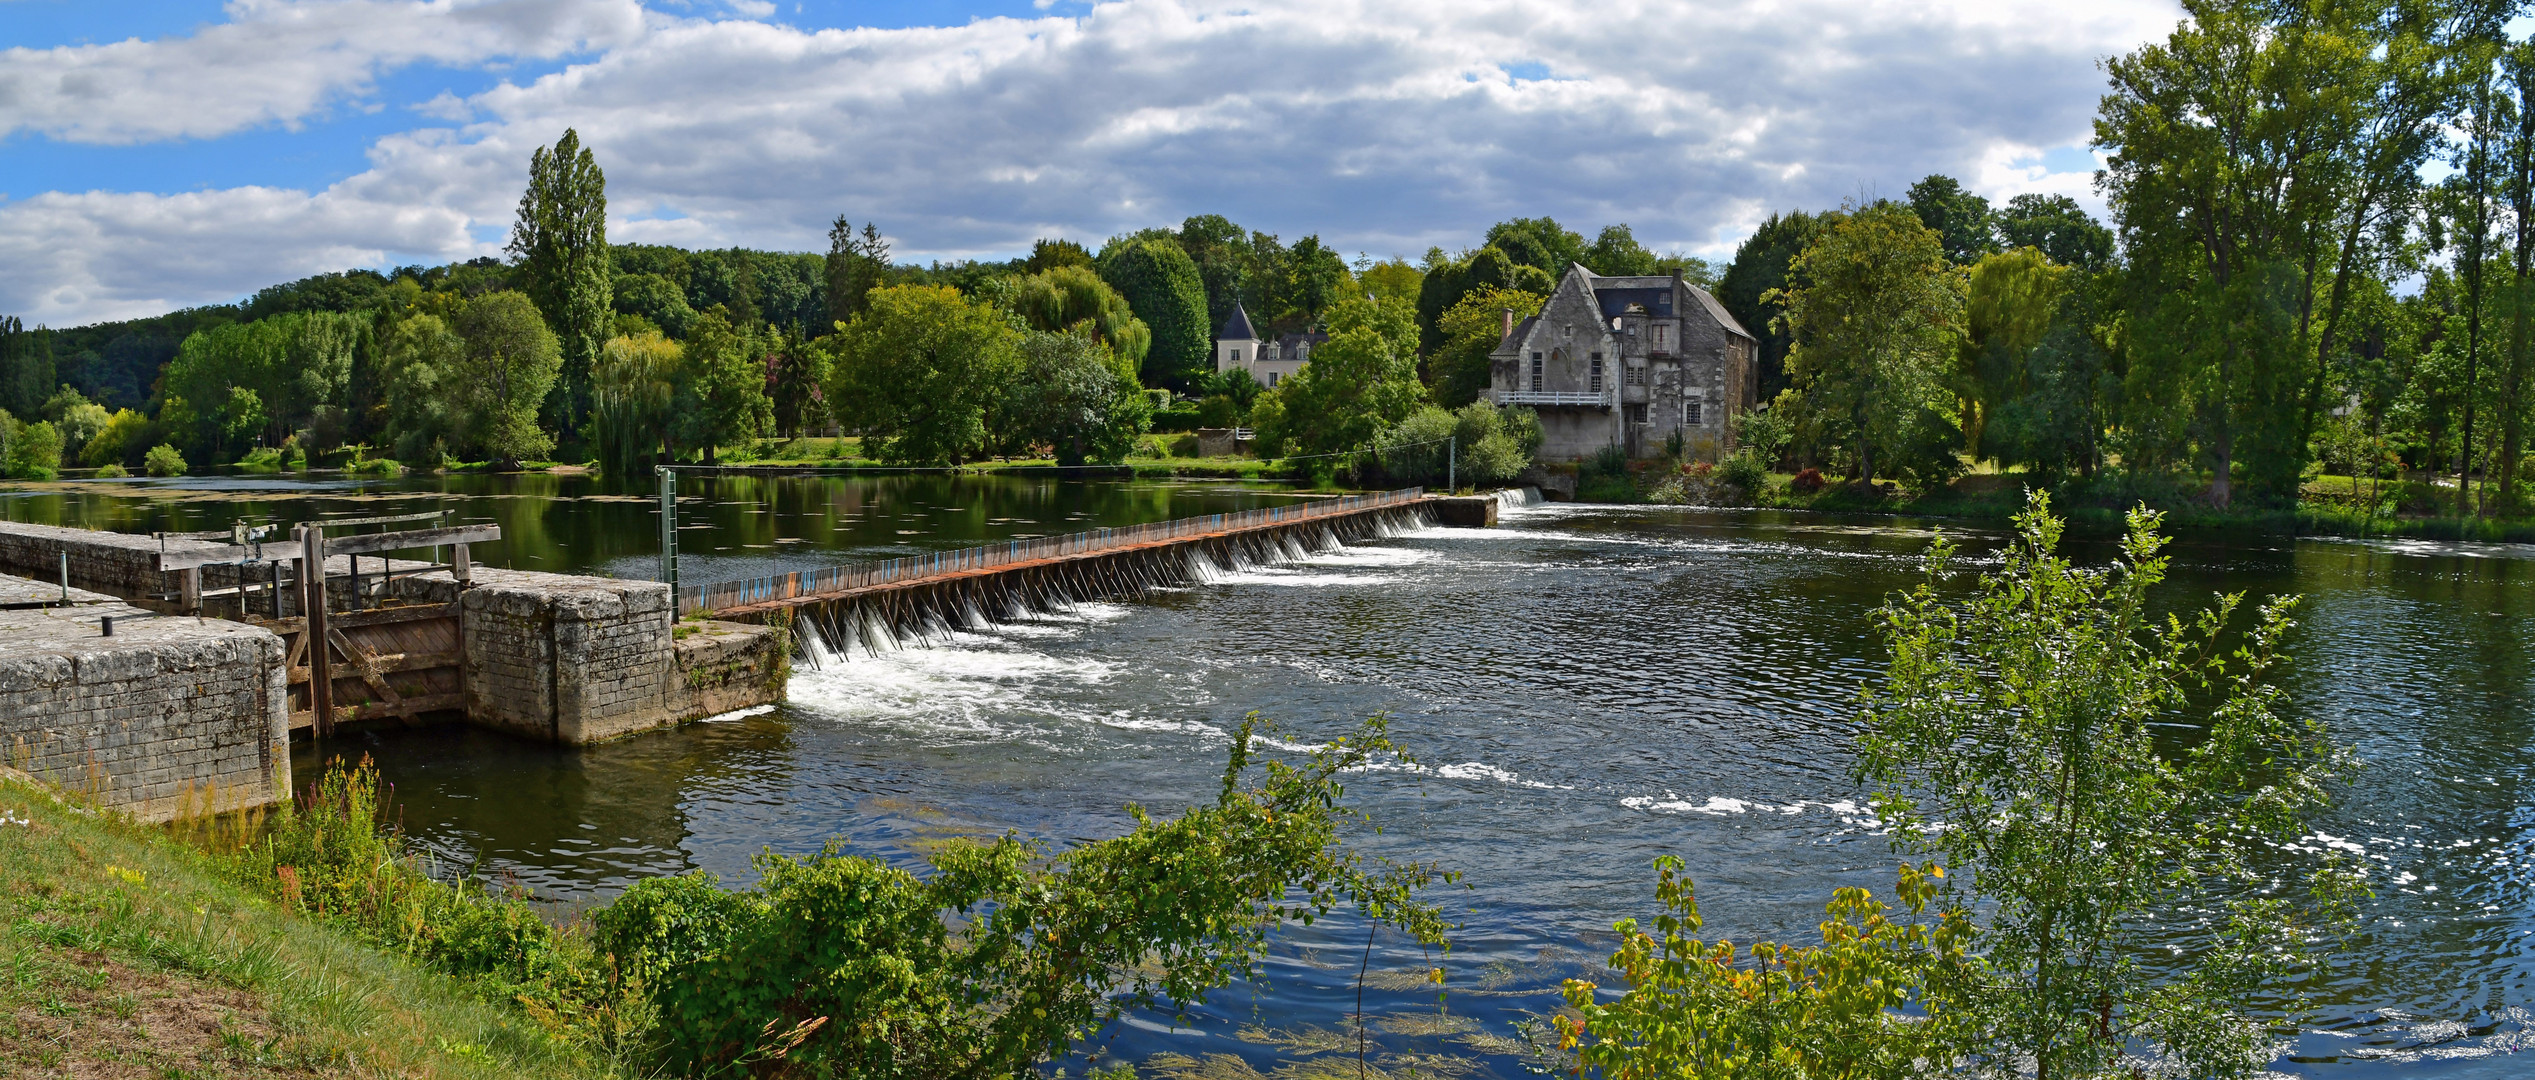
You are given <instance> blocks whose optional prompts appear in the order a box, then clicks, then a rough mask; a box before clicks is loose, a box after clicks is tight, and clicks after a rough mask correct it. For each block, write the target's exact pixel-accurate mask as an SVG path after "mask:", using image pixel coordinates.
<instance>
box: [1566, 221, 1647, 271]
mask: <svg viewBox="0 0 2535 1080" xmlns="http://www.w3.org/2000/svg"><path fill="white" fill-rule="evenodd" d="M1578 261H1580V262H1582V263H1584V268H1585V269H1587V270H1591V271H1593V272H1594V273H1596V274H1601V275H1603V276H1605V277H1622V276H1630V275H1642V274H1654V273H1660V272H1661V271H1659V270H1657V269H1656V267H1655V253H1654V252H1651V251H1648V250H1646V245H1644V244H1640V243H1638V242H1637V234H1636V233H1634V232H1631V231H1630V230H1629V227H1628V226H1626V225H1606V226H1604V227H1603V229H1602V232H1601V234H1600V235H1598V236H1595V237H1594V238H1593V244H1592V246H1590V247H1587V248H1585V249H1584V255H1583V258H1582V259H1580V260H1578ZM1561 269H1563V268H1561Z"/></svg>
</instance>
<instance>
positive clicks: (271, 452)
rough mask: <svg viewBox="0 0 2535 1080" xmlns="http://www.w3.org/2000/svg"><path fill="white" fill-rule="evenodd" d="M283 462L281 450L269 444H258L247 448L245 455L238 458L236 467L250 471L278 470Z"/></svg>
mask: <svg viewBox="0 0 2535 1080" xmlns="http://www.w3.org/2000/svg"><path fill="white" fill-rule="evenodd" d="M285 464H286V462H285V461H284V460H283V458H282V452H281V451H280V450H276V449H274V448H272V447H270V446H259V447H256V448H255V449H253V450H249V451H247V452H246V456H245V457H242V458H239V459H238V462H237V466H238V468H240V469H242V470H245V471H247V472H252V473H269V472H280V471H282V467H283V466H284V465H285Z"/></svg>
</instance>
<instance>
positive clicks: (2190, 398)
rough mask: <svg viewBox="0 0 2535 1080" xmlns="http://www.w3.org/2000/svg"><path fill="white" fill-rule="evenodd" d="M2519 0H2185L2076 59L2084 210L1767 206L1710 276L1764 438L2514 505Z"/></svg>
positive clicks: (1931, 469)
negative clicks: (2091, 79)
mask: <svg viewBox="0 0 2535 1080" xmlns="http://www.w3.org/2000/svg"><path fill="white" fill-rule="evenodd" d="M2518 7H2519V5H2515V4H2499V3H2481V2H2442V3H2392V2H2361V3H2336V4H2257V3H2236V2H2212V0H2195V2H2192V3H2188V4H2186V5H2185V8H2186V18H2185V19H2184V20H2183V21H2182V22H2181V23H2180V24H2179V25H2178V26H2177V27H2176V28H2175V30H2174V31H2173V32H2172V33H2171V34H2170V35H2168V36H2167V37H2166V38H2165V39H2164V40H2162V41H2159V42H2154V43H2151V44H2149V45H2146V46H2143V47H2141V48H2139V49H2137V50H2135V51H2133V52H2131V53H2129V54H2126V55H2123V56H2119V57H2115V58H2112V59H2110V60H2108V61H2107V62H2106V64H2105V70H2106V72H2107V75H2108V76H2109V79H2108V84H2109V85H2108V88H2107V90H2106V93H2105V94H2104V96H2103V98H2102V101H2101V106H2100V109H2099V111H2098V114H2097V117H2096V120H2095V138H2094V145H2095V148H2096V149H2097V150H2098V151H2099V152H2101V153H2102V154H2103V156H2104V160H2105V166H2104V168H2103V169H2102V170H2101V171H2099V172H2098V173H2097V175H2096V182H2097V186H2098V188H2099V190H2101V191H2102V193H2103V194H2104V196H2105V197H2106V200H2107V203H2108V204H2109V207H2110V210H2111V213H2112V221H2111V222H2110V223H2109V226H2106V225H2104V224H2099V223H2097V222H2094V221H2091V220H2088V219H2087V217H2086V215H2085V214H2084V213H2083V212H2082V211H2081V210H2080V209H2079V208H2078V207H2077V205H2076V204H2075V203H2074V202H2073V201H2071V200H2068V199H2066V198H2056V197H2042V196H2032V195H2027V196H2019V197H2017V198H2016V199H2014V200H2011V201H2010V202H2009V203H2008V204H2007V205H2006V206H2004V207H1998V208H1994V209H1993V208H1991V207H1990V206H1989V205H1988V204H1987V203H1986V201H1985V200H1983V199H1981V198H1980V197H1979V196H1976V195H1972V194H1970V193H1968V192H1965V191H1964V190H1962V188H1961V186H1960V185H1959V184H1957V183H1956V182H1954V181H1953V180H1951V179H1948V178H1946V177H1942V176H1932V177H1929V178H1927V179H1926V180H1923V181H1921V182H1920V183H1919V184H1917V185H1914V186H1912V187H1911V188H1910V190H1909V192H1908V197H1907V199H1906V200H1874V201H1863V202H1858V203H1852V204H1850V205H1848V206H1844V207H1842V208H1840V209H1838V210H1835V211H1829V212H1823V213H1804V212H1796V213H1787V214H1781V215H1778V216H1775V217H1773V218H1771V219H1770V220H1769V221H1768V222H1766V223H1765V224H1763V225H1762V227H1761V228H1760V229H1759V230H1758V231H1757V232H1756V233H1755V234H1754V235H1753V236H1752V237H1751V238H1750V239H1749V240H1747V241H1746V242H1745V243H1744V244H1743V245H1742V248H1741V250H1740V251H1738V253H1737V255H1736V258H1735V259H1734V261H1733V263H1732V265H1731V266H1729V267H1728V269H1727V271H1726V273H1725V275H1724V277H1723V280H1722V282H1721V285H1720V289H1719V293H1720V299H1721V300H1722V301H1723V302H1724V303H1725V304H1726V306H1727V307H1728V308H1729V310H1732V311H1734V312H1735V314H1736V315H1737V317H1738V318H1741V319H1742V320H1743V321H1744V323H1745V325H1746V326H1748V327H1750V328H1751V329H1752V330H1753V331H1754V332H1755V333H1756V334H1758V335H1760V337H1761V342H1762V350H1761V351H1762V360H1763V377H1764V379H1765V380H1766V382H1767V396H1769V397H1771V398H1772V399H1774V400H1773V404H1772V406H1771V411H1773V412H1776V413H1779V414H1780V415H1779V416H1778V417H1777V420H1778V421H1779V422H1780V423H1781V424H1783V425H1784V426H1785V429H1786V430H1787V432H1788V434H1789V436H1790V438H1789V441H1788V443H1787V446H1788V451H1789V454H1790V456H1791V458H1793V459H1794V460H1793V461H1792V462H1791V464H1802V465H1818V466H1821V467H1824V468H1828V469H1834V470H1838V471H1843V472H1845V473H1846V474H1847V475H1849V476H1852V477H1855V478H1858V479H1860V480H1866V481H1871V480H1873V479H1874V478H1876V477H1877V476H1884V475H1896V476H1901V477H1903V478H1906V479H1911V480H1913V481H1915V482H1923V483H1935V482H1942V481H1944V480H1946V479H1948V478H1950V477H1951V476H1952V475H1953V474H1955V473H1956V472H1959V471H1960V470H1962V469H1963V468H1965V467H1967V466H1969V465H1971V464H1973V463H1977V462H1983V461H1994V462H1996V463H1998V464H1999V465H2001V466H2007V467H2020V468H2022V469H2026V470H2029V471H2031V472H2032V473H2035V474H2038V475H2040V476H2043V477H2046V478H2053V479H2064V480H2067V481H2071V482H2075V483H2079V484H2081V485H2093V486H2097V487H2102V488H2106V489H2109V492H2110V493H2111V494H2114V495H2118V496H2120V497H2124V498H2128V497H2136V496H2142V495H2146V496H2154V495H2156V494H2159V493H2164V494H2169V495H2177V496H2183V497H2189V498H2194V499H2197V500H2199V501H2202V502H2204V503H2206V504H2208V505H2213V506H2218V507H2227V506H2230V505H2237V504H2246V505H2253V506H2284V505H2289V504H2292V503H2294V502H2296V501H2297V500H2298V499H2299V498H2300V494H2301V491H2302V490H2305V489H2306V486H2307V485H2308V484H2310V483H2312V482H2313V479H2314V477H2315V476H2316V474H2317V473H2319V472H2321V471H2324V470H2327V469H2329V470H2331V471H2333V472H2335V473H2337V474H2343V475H2347V476H2349V477H2350V478H2351V479H2352V482H2353V485H2354V486H2355V484H2356V482H2357V480H2358V479H2359V478H2361V477H2368V478H2379V477H2384V478H2402V477H2406V476H2408V477H2410V478H2412V480H2413V482H2412V483H2411V484H2410V485H2409V490H2410V491H2411V492H2412V494H2411V495H2410V496H2408V498H2409V499H2411V500H2412V501H2413V503H2415V504H2417V505H2412V506H2410V507H2408V508H2409V509H2413V510H2420V511H2426V510H2440V511H2445V512H2453V513H2458V514H2465V515H2471V514H2481V513H2493V514H2499V513H2511V514H2513V513H2520V512H2522V511H2523V510H2524V508H2525V507H2526V506H2527V505H2528V498H2529V493H2528V492H2527V491H2526V490H2525V478H2526V469H2527V463H2526V453H2527V449H2528V448H2527V446H2526V424H2527V412H2528V396H2529V395H2528V392H2527V390H2528V388H2527V374H2528V370H2529V366H2530V357H2531V356H2535V327H2530V318H2529V314H2530V311H2535V285H2530V283H2529V282H2530V279H2529V276H2528V271H2529V266H2530V263H2535V43H2529V42H2525V41H2514V40H2511V39H2510V38H2509V37H2508V34H2507V24H2508V21H2509V19H2510V18H2511V17H2512V16H2513V15H2514V14H2515V13H2516V12H2517V10H2518ZM2433 172H2444V175H2443V176H2441V177H2438V178H2435V179H2432V178H2431V176H2430V174H2431V173H2433ZM2440 478H2444V479H2443V480H2442V479H2440ZM2424 481H2432V482H2424Z"/></svg>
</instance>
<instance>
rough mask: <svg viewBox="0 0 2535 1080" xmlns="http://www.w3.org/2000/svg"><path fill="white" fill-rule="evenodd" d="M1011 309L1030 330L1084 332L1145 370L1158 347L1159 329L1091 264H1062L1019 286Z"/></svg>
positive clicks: (1130, 363) (1014, 290) (1028, 278)
mask: <svg viewBox="0 0 2535 1080" xmlns="http://www.w3.org/2000/svg"><path fill="white" fill-rule="evenodd" d="M1010 296H1011V300H1010V303H1011V307H1012V310H1013V313H1014V314H1016V315H1019V316H1021V320H1022V321H1023V322H1026V323H1029V324H1030V328H1031V329H1033V330H1039V331H1043V332H1046V333H1051V334H1053V333H1061V332H1064V331H1068V330H1074V329H1076V328H1080V329H1081V330H1083V331H1084V332H1087V333H1089V334H1090V335H1091V338H1092V340H1095V341H1098V342H1100V343H1101V344H1103V345H1106V346H1108V347H1109V350H1110V351H1111V352H1114V353H1116V354H1117V355H1118V356H1119V357H1120V358H1121V359H1124V360H1126V361H1127V363H1128V364H1129V365H1130V369H1129V370H1130V371H1131V372H1132V371H1134V370H1136V369H1139V368H1141V366H1142V365H1143V363H1144V356H1145V354H1146V353H1148V352H1150V351H1152V348H1153V331H1152V329H1151V328H1149V327H1147V326H1145V325H1144V320H1142V319H1139V318H1136V315H1135V310H1134V308H1133V307H1131V306H1129V305H1128V303H1127V298H1126V297H1124V296H1121V295H1119V294H1118V290H1116V289H1113V288H1110V287H1109V283H1107V282H1105V281H1102V280H1100V275H1099V274H1098V273H1097V272H1095V271H1093V270H1092V269H1091V268H1090V267H1088V266H1059V267H1055V268H1053V269H1050V270H1045V271H1042V272H1040V273H1036V274H1032V275H1030V276H1028V277H1025V278H1022V279H1020V280H1019V281H1017V282H1015V283H1014V284H1013V288H1012V291H1011V293H1010Z"/></svg>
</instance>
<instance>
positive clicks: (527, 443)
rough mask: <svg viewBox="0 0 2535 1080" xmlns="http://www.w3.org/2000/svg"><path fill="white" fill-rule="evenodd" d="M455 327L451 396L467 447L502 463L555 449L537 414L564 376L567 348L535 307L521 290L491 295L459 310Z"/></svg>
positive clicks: (467, 304) (513, 462)
mask: <svg viewBox="0 0 2535 1080" xmlns="http://www.w3.org/2000/svg"><path fill="white" fill-rule="evenodd" d="M451 329H452V330H454V331H455V332H456V334H457V338H458V352H457V356H456V359H455V362H454V363H453V364H452V365H451V368H450V376H451V378H450V388H451V390H452V394H451V396H452V398H453V399H454V402H455V404H456V408H455V410H454V412H455V413H456V414H457V417H458V419H459V431H460V432H461V433H462V434H463V436H464V437H465V439H466V441H467V444H468V445H469V446H471V447H473V448H474V449H476V450H477V451H479V452H481V453H482V454H484V456H485V458H486V459H487V460H491V461H495V462H500V463H504V464H517V463H518V462H521V461H527V460H533V459H536V458H539V457H542V456H544V455H545V454H546V453H548V452H550V451H552V450H553V449H554V437H553V436H551V435H548V434H547V433H546V431H545V429H544V428H542V427H539V426H538V423H537V412H538V408H539V406H540V405H542V404H543V403H544V402H545V400H546V395H547V394H548V393H549V392H551V391H552V390H553V389H554V385H555V379H556V377H557V376H558V375H560V374H561V373H562V370H563V350H562V347H561V346H560V345H559V344H558V343H557V342H556V340H555V335H554V331H551V330H548V329H546V321H545V319H544V318H543V317H541V316H539V315H538V314H537V306H536V304H534V303H533V302H531V301H530V300H529V299H528V297H527V296H525V295H523V294H521V293H516V292H497V293H487V294H485V295H483V296H479V297H477V298H475V299H473V300H470V301H467V303H466V305H465V306H464V307H461V308H459V309H458V313H457V317H456V318H455V319H454V320H452V321H451Z"/></svg>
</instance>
